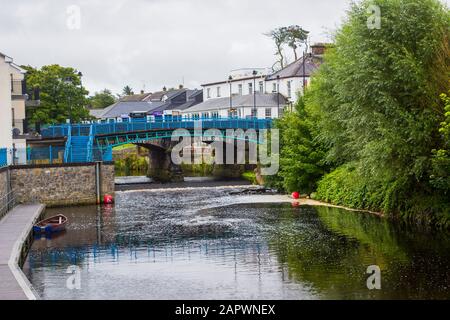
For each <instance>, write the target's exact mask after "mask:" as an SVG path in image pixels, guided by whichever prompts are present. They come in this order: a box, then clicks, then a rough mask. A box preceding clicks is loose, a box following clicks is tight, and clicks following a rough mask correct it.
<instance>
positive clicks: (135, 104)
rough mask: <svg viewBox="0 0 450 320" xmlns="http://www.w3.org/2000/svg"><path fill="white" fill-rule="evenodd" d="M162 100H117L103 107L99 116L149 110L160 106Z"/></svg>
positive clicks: (111, 116)
mask: <svg viewBox="0 0 450 320" xmlns="http://www.w3.org/2000/svg"><path fill="white" fill-rule="evenodd" d="M162 104H164V102H145V101H119V102H116V103H115V104H113V105H111V106H109V107H108V108H106V109H104V112H103V113H102V114H101V115H100V117H101V118H118V117H120V116H122V115H124V114H127V115H128V114H130V113H131V112H137V111H139V112H149V111H152V110H153V109H156V108H158V107H160V106H161V105H162Z"/></svg>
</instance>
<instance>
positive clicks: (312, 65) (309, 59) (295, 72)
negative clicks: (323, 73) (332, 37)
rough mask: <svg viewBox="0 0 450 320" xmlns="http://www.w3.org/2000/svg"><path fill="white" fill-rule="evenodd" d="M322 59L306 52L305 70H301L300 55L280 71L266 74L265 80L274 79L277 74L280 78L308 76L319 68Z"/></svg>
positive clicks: (301, 59)
mask: <svg viewBox="0 0 450 320" xmlns="http://www.w3.org/2000/svg"><path fill="white" fill-rule="evenodd" d="M322 61H323V58H322V57H321V56H316V55H311V54H308V55H306V56H305V69H304V70H305V72H303V57H301V58H300V59H298V60H296V61H294V62H292V63H291V64H288V65H287V66H286V67H284V68H283V69H281V70H280V71H278V72H275V73H273V74H271V75H269V76H267V77H266V80H276V79H277V76H280V78H292V77H309V76H311V74H313V73H314V71H316V70H317V69H318V68H319V66H320V64H321V63H322Z"/></svg>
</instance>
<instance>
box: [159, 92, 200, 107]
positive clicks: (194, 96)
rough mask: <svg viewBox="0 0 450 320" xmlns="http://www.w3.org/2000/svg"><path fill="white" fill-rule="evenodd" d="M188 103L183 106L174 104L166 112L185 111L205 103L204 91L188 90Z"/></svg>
mask: <svg viewBox="0 0 450 320" xmlns="http://www.w3.org/2000/svg"><path fill="white" fill-rule="evenodd" d="M186 95H187V101H186V102H185V103H183V104H173V105H170V106H168V107H167V109H165V110H185V109H187V108H190V107H192V106H194V105H196V104H199V103H201V102H203V90H197V89H195V90H187V92H186Z"/></svg>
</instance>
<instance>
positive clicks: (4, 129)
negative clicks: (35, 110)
mask: <svg viewBox="0 0 450 320" xmlns="http://www.w3.org/2000/svg"><path fill="white" fill-rule="evenodd" d="M11 61H12V59H11V58H10V57H8V56H6V55H4V54H3V53H0V148H2V149H3V148H7V149H11V148H12V147H13V139H12V129H13V126H12V99H11V72H10V62H11ZM10 160H11V159H8V161H10Z"/></svg>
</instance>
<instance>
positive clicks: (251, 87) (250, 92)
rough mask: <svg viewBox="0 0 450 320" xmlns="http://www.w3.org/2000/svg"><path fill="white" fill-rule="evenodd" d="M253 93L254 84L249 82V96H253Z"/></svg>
mask: <svg viewBox="0 0 450 320" xmlns="http://www.w3.org/2000/svg"><path fill="white" fill-rule="evenodd" d="M252 93H253V83H251V82H249V84H248V94H252Z"/></svg>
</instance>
